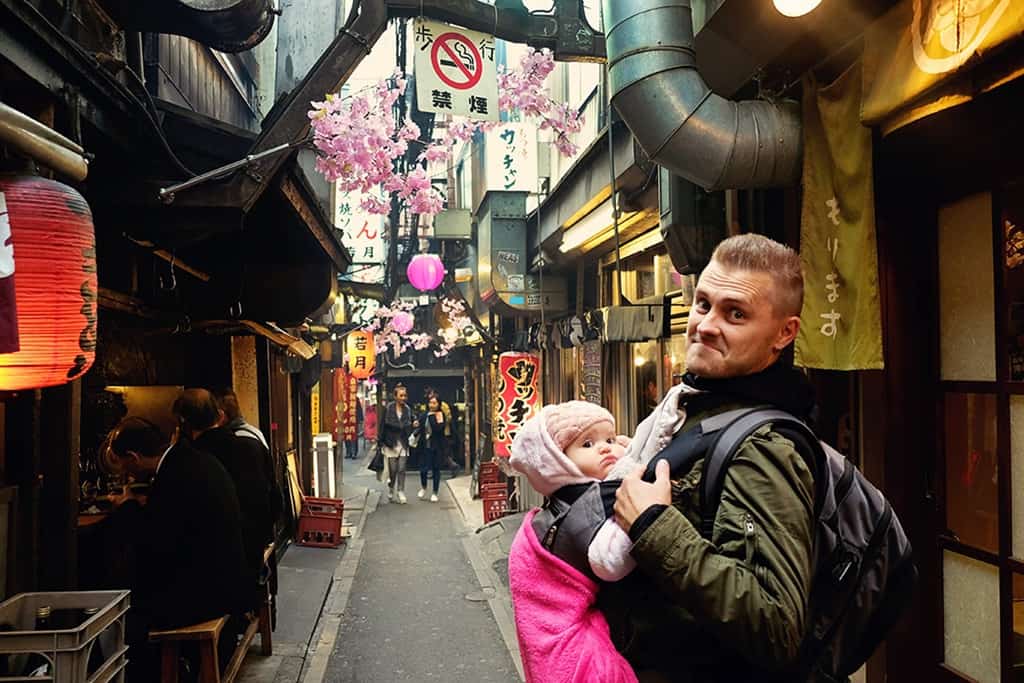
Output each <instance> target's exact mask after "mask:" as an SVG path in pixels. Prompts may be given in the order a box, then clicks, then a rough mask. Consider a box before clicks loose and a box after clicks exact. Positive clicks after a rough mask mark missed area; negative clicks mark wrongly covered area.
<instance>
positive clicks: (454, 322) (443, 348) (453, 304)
mask: <svg viewBox="0 0 1024 683" xmlns="http://www.w3.org/2000/svg"><path fill="white" fill-rule="evenodd" d="M439 303H440V304H441V310H443V311H444V314H445V316H446V317H447V318H448V322H449V323H451V325H450V326H448V327H443V328H441V329H440V330H438V331H437V334H438V337H439V339H438V340H437V347H438V348H437V349H436V350H435V351H434V355H435V356H437V357H438V358H440V357H442V356H447V355H448V354H449V353H450V352H451V350H452V349H454V348H455V345H456V344H458V343H459V341H460V340H461V339H463V337H464V336H465V335H466V333H467V330H472V329H474V327H475V326H474V324H473V321H472V320H471V319H470V317H469V316H468V315H466V305H465V304H464V303H462V302H461V301H459V300H457V299H450V298H448V297H442V298H441V300H440V302H439Z"/></svg>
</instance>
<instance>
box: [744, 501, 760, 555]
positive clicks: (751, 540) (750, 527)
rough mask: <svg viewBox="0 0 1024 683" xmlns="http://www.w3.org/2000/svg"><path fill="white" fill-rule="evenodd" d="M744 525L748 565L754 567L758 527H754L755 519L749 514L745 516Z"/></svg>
mask: <svg viewBox="0 0 1024 683" xmlns="http://www.w3.org/2000/svg"><path fill="white" fill-rule="evenodd" d="M743 524H744V527H745V533H744V540H745V541H746V546H747V564H748V565H751V566H753V564H754V551H755V549H756V548H757V527H755V526H754V518H753V517H752V516H751V515H750V513H749V512H748V513H746V514H745V515H744V516H743Z"/></svg>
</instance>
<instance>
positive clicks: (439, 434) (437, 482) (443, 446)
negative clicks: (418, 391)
mask: <svg viewBox="0 0 1024 683" xmlns="http://www.w3.org/2000/svg"><path fill="white" fill-rule="evenodd" d="M447 422H448V417H447V416H446V415H445V414H444V411H443V410H441V399H439V398H438V397H437V395H436V394H432V395H431V396H430V398H428V399H427V412H425V413H423V416H422V417H421V418H420V425H421V426H420V435H419V436H420V446H422V450H421V451H420V492H419V493H418V494H416V497H417V498H419V499H420V500H423V499H424V498H425V497H426V495H427V472H428V471H429V472H433V476H434V492H433V493H432V494H431V495H430V502H431V503H436V502H437V490H438V488H439V487H440V486H441V467H442V466H444V464H445V463H446V462H447V461H448V436H447V433H450V431H451V429H450V428H449V426H448V423H447Z"/></svg>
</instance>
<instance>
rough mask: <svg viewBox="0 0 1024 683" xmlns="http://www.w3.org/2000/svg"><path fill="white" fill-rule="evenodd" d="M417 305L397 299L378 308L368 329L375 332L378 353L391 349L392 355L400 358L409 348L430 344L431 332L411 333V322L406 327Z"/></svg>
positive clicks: (421, 347)
mask: <svg viewBox="0 0 1024 683" xmlns="http://www.w3.org/2000/svg"><path fill="white" fill-rule="evenodd" d="M415 307H416V304H414V303H411V302H406V301H395V302H394V303H392V304H391V305H390V306H381V307H380V308H378V309H377V310H376V312H375V313H374V315H373V322H371V323H370V324H369V326H367V327H366V329H367V331H369V332H372V333H373V340H374V342H375V344H376V347H377V351H378V353H383V352H386V351H388V350H389V349H390V350H391V353H392V355H393V356H394V357H395V358H398V357H399V356H401V355H402V354H403V353H405V352H406V351H408V350H409V349H415V350H416V351H419V350H422V349H425V348H427V347H428V346H430V342H431V341H432V337H431V336H430V335H429V334H423V333H418V334H409V332H410V331H411V330H412V324H411V322H410V323H409V325H408V327H406V324H407V321H411V320H412V318H413V315H412V310H413V309H414V308H415ZM402 329H404V330H405V331H404V332H403V331H401V330H402Z"/></svg>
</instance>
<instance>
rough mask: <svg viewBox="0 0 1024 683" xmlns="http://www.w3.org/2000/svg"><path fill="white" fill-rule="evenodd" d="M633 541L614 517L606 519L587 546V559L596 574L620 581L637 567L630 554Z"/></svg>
mask: <svg viewBox="0 0 1024 683" xmlns="http://www.w3.org/2000/svg"><path fill="white" fill-rule="evenodd" d="M632 547H633V542H632V541H631V540H629V534H627V533H626V532H625V531H623V530H622V527H620V526H619V525H618V524H616V523H615V520H614V519H606V520H605V522H604V524H603V525H601V528H600V529H598V531H597V535H595V536H594V540H592V541H591V542H590V546H589V547H588V548H587V560H588V561H589V562H590V569H591V571H593V572H594V575H595V576H597V578H599V579H601V580H602V581H619V580H621V579H623V578H625V577H626V575H628V574H629V573H630V572H631V571H633V569H635V568H636V560H634V559H633V557H632V556H631V555H630V554H629V551H630V550H631V549H632Z"/></svg>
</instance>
